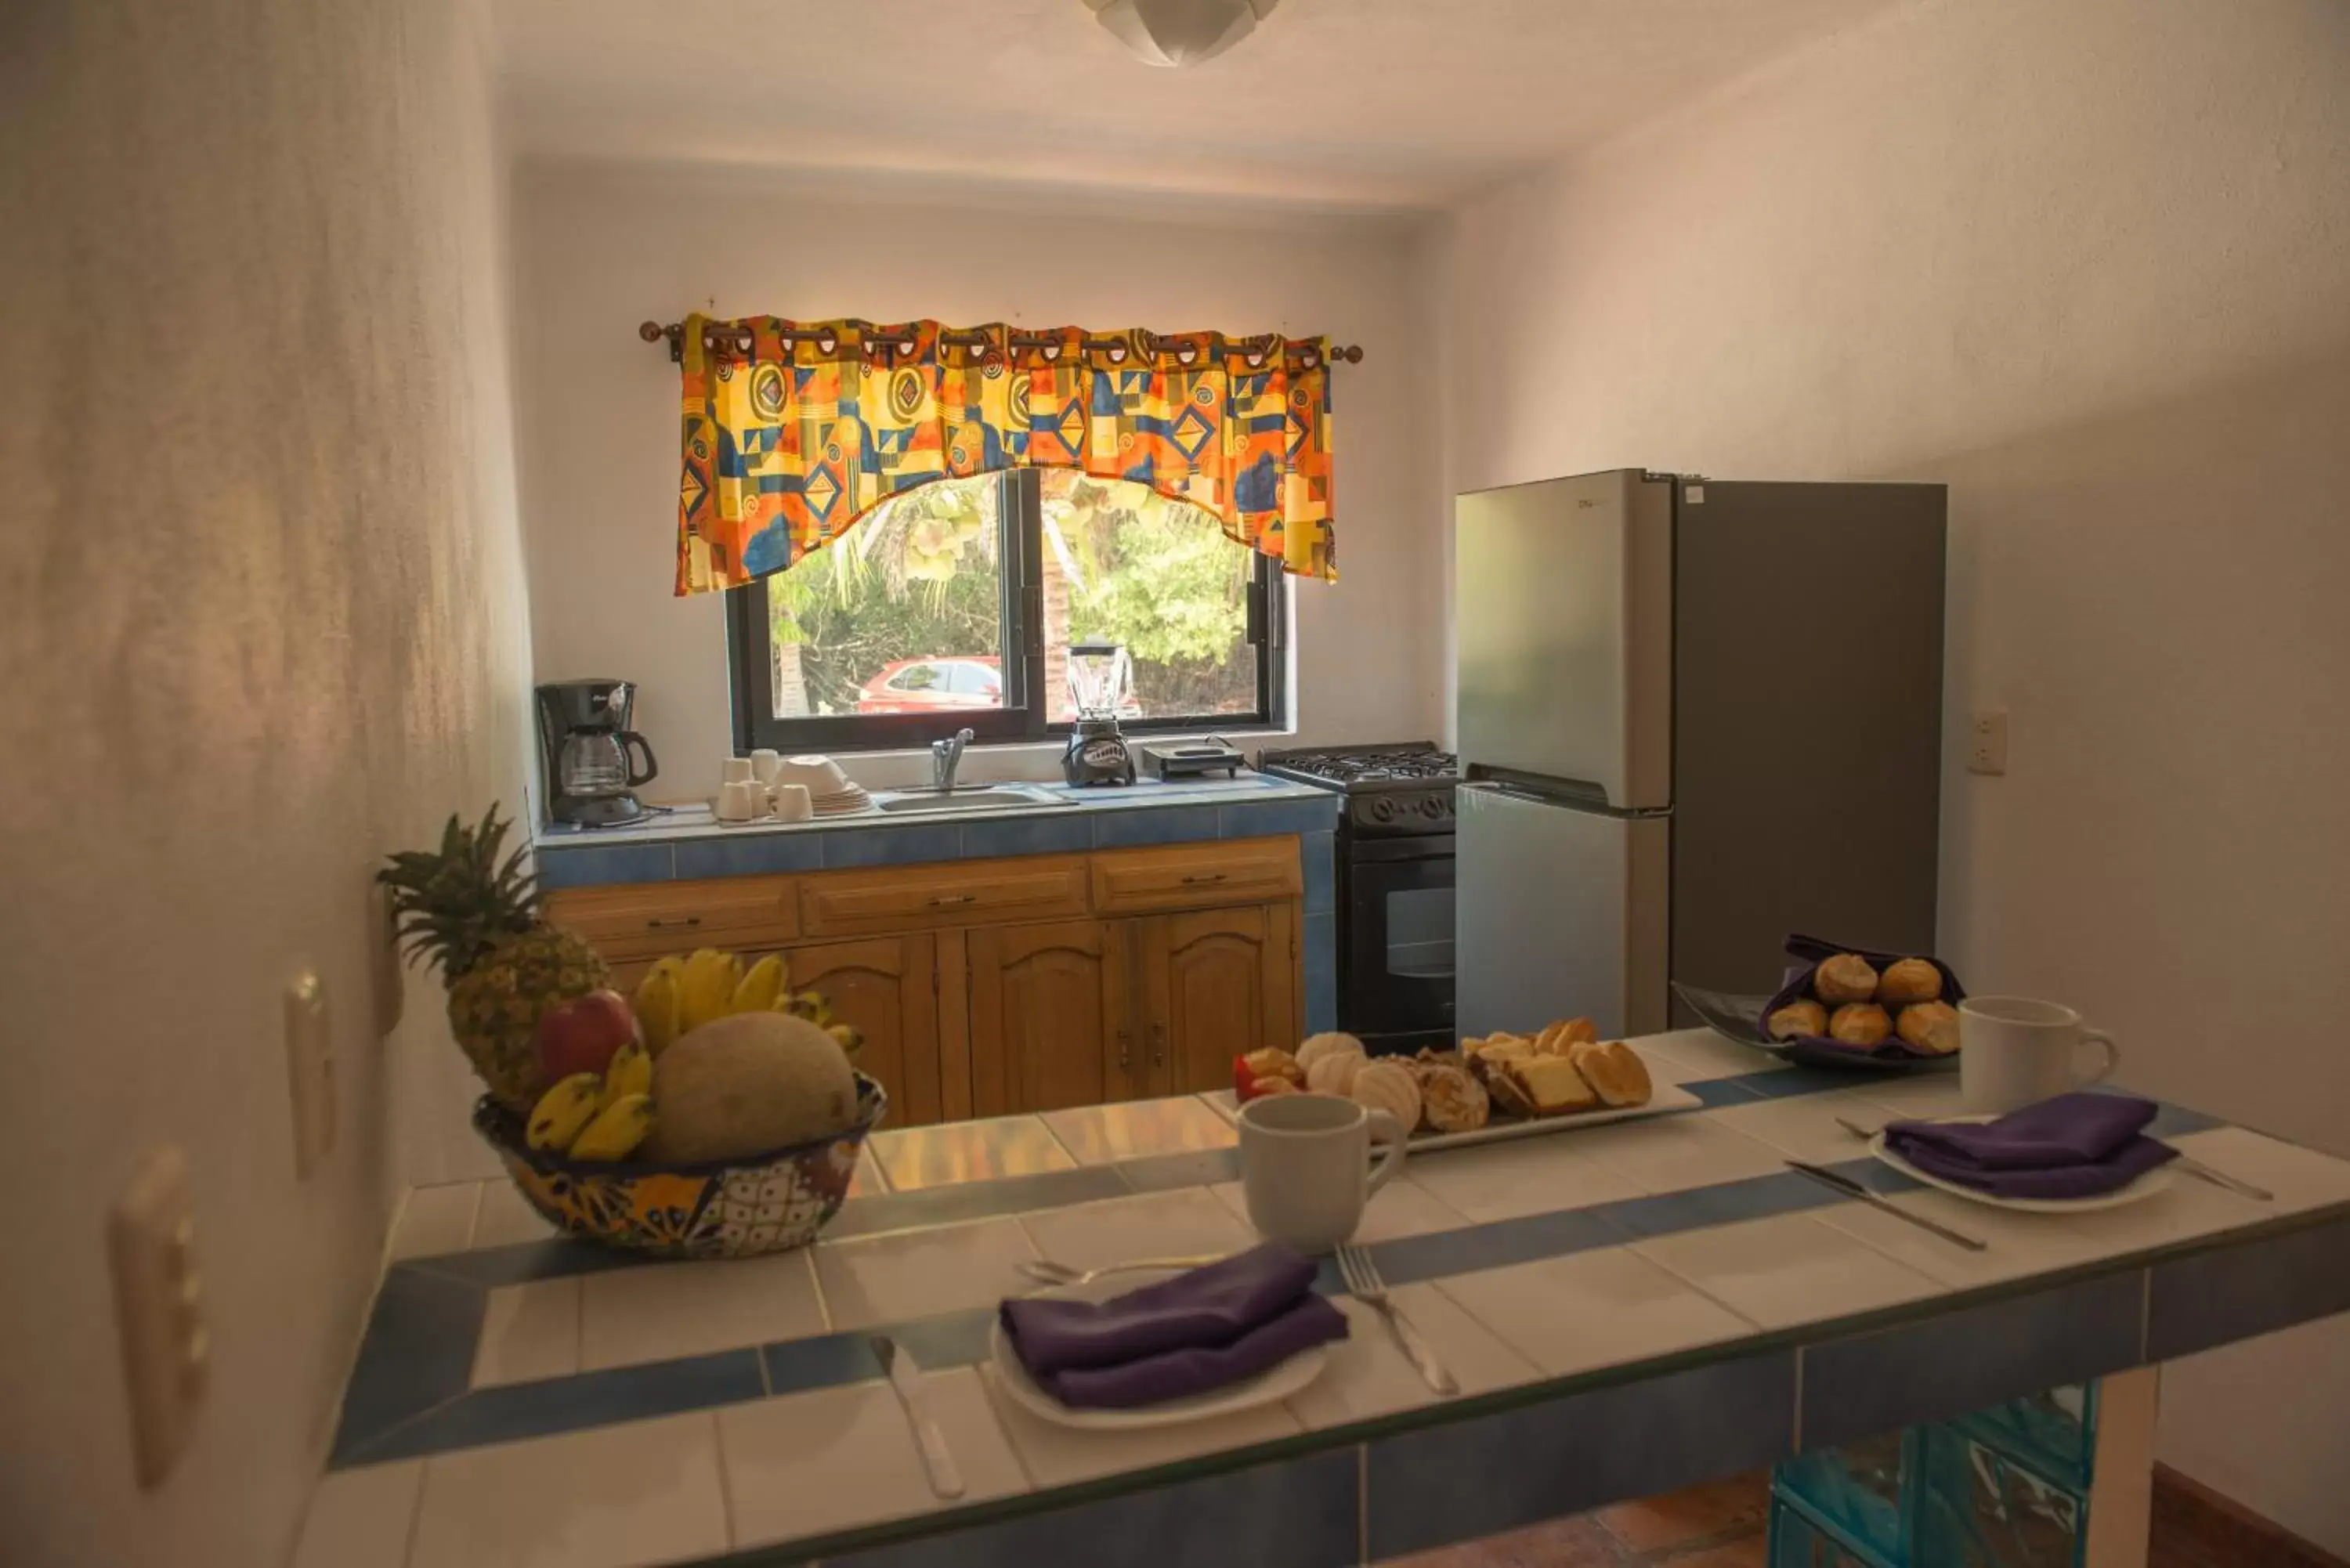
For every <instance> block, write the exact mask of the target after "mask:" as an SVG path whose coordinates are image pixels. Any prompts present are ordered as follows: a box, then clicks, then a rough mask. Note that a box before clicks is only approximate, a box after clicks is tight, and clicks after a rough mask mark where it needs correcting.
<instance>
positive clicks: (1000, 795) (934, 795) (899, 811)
mask: <svg viewBox="0 0 2350 1568" xmlns="http://www.w3.org/2000/svg"><path fill="white" fill-rule="evenodd" d="M873 804H874V805H877V806H879V808H880V809H881V810H882V811H883V812H886V813H888V814H889V815H892V816H905V815H911V814H913V813H916V812H932V811H1032V810H1034V809H1035V808H1036V807H1037V806H1040V805H1061V804H1062V802H1061V800H1060V799H1059V797H1058V796H1055V795H1050V794H1045V792H1044V791H1042V790H1035V789H1027V788H1024V787H1023V786H1021V785H1019V784H969V785H965V786H963V787H962V788H960V789H957V790H955V791H954V792H953V793H952V794H941V793H940V792H939V791H937V790H906V791H902V792H900V793H898V794H887V795H882V796H879V797H878V798H877V799H876V800H875V801H874V803H873Z"/></svg>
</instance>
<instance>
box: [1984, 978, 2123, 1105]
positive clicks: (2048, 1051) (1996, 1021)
mask: <svg viewBox="0 0 2350 1568" xmlns="http://www.w3.org/2000/svg"><path fill="white" fill-rule="evenodd" d="M2084 1045H2094V1046H2095V1047H2096V1048H2097V1049H2098V1050H2099V1051H2100V1052H2101V1053H2102V1054H2104V1057H2105V1060H2104V1061H2102V1062H2100V1063H2097V1064H2095V1065H2094V1066H2092V1067H2090V1068H2089V1069H2088V1070H2087V1071H2085V1072H2084V1071H2083V1070H2082V1063H2081V1047H2082V1046H2084ZM2121 1060H2122V1053H2121V1047H2120V1046H2118V1045H2116V1044H2114V1037H2113V1036H2112V1035H2110V1034H2107V1033H2103V1032H2102V1031H2100V1030H2095V1029H2085V1028H2083V1027H2082V1026H2081V1015H2080V1014H2079V1013H2077V1012H2074V1011H2073V1010H2072V1009H2071V1008H2069V1007H2066V1006H2065V1005H2064V1004H2063V1003H2062V1002H2035V1001H2033V999H2032V998H2030V997H2028V996H1970V997H1968V998H1967V999H1966V1000H1965V1001H1964V1002H1960V1003H1959V1097H1960V1099H1961V1100H1963V1101H1964V1102H1965V1103H1966V1107H1967V1109H1968V1110H1970V1111H1973V1112H1976V1113H1978V1114H1980V1115H1985V1116H2004V1115H2005V1114H2006V1113H2008V1112H2009V1111H2013V1110H2020V1109H2022V1107H2023V1106H2031V1105H2037V1104H2038V1103H2039V1102H2041V1101H2042V1100H2052V1099H2054V1098H2055V1097H2056V1096H2058V1095H2062V1094H2066V1093H2069V1092H2070V1091H2072V1090H2074V1089H2078V1088H2084V1087H2085V1086H2087V1085H2091V1084H2095V1083H2102V1082H2103V1081H2105V1080H2106V1079H2107V1078H2110V1077H2112V1076H2113V1075H2114V1069H2115V1068H2116V1067H2117V1066H2119V1065H2121Z"/></svg>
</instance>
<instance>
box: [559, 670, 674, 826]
mask: <svg viewBox="0 0 2350 1568" xmlns="http://www.w3.org/2000/svg"><path fill="white" fill-rule="evenodd" d="M636 701H637V689H636V687H635V686H634V685H633V684H632V683H630V682H629V681H626V680H557V681H554V682H552V683H551V684H549V685H546V686H542V687H540V688H538V753H539V763H540V766H541V771H542V773H543V774H545V776H546V815H547V819H548V820H549V821H552V822H573V823H577V824H579V825H580V826H583V827H620V826H626V825H627V824H629V823H631V822H642V821H644V820H645V819H646V818H647V817H649V816H650V815H652V813H651V812H650V811H648V810H646V809H645V803H644V802H642V801H640V800H639V799H638V798H637V796H636V789H637V786H638V785H639V784H650V783H651V782H652V779H653V775H654V774H658V773H659V772H660V763H657V762H655V761H654V760H653V749H652V747H651V745H650V743H648V742H646V740H645V738H644V737H643V736H642V735H639V734H638V733H637V732H635V731H634V730H631V729H629V709H631V708H632V707H634V706H635V705H636ZM635 753H643V754H644V766H643V767H642V769H641V770H640V769H639V767H638V765H637V762H636V755H635Z"/></svg>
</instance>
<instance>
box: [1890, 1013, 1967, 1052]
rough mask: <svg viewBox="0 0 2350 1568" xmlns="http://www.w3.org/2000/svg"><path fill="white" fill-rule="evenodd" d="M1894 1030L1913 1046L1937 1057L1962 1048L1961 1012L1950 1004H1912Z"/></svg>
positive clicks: (1902, 1014)
mask: <svg viewBox="0 0 2350 1568" xmlns="http://www.w3.org/2000/svg"><path fill="white" fill-rule="evenodd" d="M1894 1027H1895V1030H1896V1032H1897V1033H1899V1034H1900V1036H1901V1038H1902V1039H1903V1040H1905V1041H1907V1042H1908V1044H1910V1045H1912V1046H1914V1047H1916V1048H1917V1049H1918V1050H1920V1051H1931V1052H1932V1053H1933V1054H1935V1055H1937V1056H1947V1055H1949V1054H1950V1053H1951V1052H1953V1051H1955V1050H1957V1049H1958V1048H1959V1012H1958V1009H1957V1008H1954V1007H1952V1006H1951V1005H1950V1003H1949V1002H1912V1003H1911V1004H1910V1005H1909V1006H1908V1007H1905V1008H1903V1009H1902V1010H1901V1017H1900V1019H1899V1021H1898V1023H1896V1024H1895V1025H1894Z"/></svg>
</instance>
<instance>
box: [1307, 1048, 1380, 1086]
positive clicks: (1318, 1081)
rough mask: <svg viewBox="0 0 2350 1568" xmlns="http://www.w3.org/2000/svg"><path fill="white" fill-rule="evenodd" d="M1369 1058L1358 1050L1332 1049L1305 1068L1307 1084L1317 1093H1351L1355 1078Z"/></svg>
mask: <svg viewBox="0 0 2350 1568" xmlns="http://www.w3.org/2000/svg"><path fill="white" fill-rule="evenodd" d="M1368 1060H1369V1058H1368V1057H1366V1056H1365V1055H1363V1054H1361V1053H1360V1052H1358V1051H1332V1052H1328V1053H1326V1054H1324V1055H1321V1056H1317V1057H1315V1059H1314V1064H1313V1065H1312V1066H1310V1067H1308V1068H1306V1069H1305V1086H1306V1087H1307V1088H1309V1089H1311V1090H1313V1091H1314V1092H1315V1094H1317V1095H1351V1094H1353V1093H1354V1092H1355V1078H1356V1075H1357V1074H1359V1073H1360V1072H1362V1070H1363V1067H1364V1064H1366V1063H1367V1061H1368Z"/></svg>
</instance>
